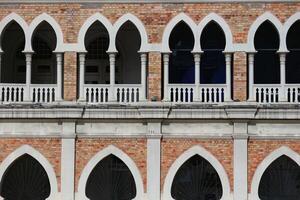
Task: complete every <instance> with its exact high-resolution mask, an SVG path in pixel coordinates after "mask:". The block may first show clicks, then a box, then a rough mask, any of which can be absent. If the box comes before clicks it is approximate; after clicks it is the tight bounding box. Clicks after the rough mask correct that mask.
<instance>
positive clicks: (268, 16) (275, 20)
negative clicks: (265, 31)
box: [247, 12, 286, 52]
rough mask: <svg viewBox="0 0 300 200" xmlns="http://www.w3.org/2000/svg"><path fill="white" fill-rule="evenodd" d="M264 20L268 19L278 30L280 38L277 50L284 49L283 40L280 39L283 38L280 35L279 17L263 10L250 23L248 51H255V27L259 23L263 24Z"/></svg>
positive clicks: (280, 24) (257, 26)
mask: <svg viewBox="0 0 300 200" xmlns="http://www.w3.org/2000/svg"><path fill="white" fill-rule="evenodd" d="M265 21H269V22H270V23H272V24H273V25H274V27H275V29H276V30H277V32H278V36H279V39H280V45H279V50H278V51H286V48H285V45H284V41H283V39H282V38H283V37H282V29H283V28H282V27H283V26H282V23H281V22H280V21H279V19H278V18H277V17H276V16H274V15H273V14H272V13H270V12H265V13H264V14H262V15H261V16H259V17H258V18H257V19H256V20H255V21H254V22H253V24H252V25H251V27H250V29H249V32H248V41H247V45H248V51H249V52H255V46H254V37H255V33H256V31H257V29H258V28H259V27H260V25H261V24H263V23H264V22H265Z"/></svg>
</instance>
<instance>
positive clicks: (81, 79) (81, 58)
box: [79, 53, 86, 101]
mask: <svg viewBox="0 0 300 200" xmlns="http://www.w3.org/2000/svg"><path fill="white" fill-rule="evenodd" d="M85 55H86V54H85V53H79V101H86V99H85V95H84V74H85V70H84V68H85Z"/></svg>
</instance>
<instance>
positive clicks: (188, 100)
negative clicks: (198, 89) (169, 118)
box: [185, 88, 190, 102]
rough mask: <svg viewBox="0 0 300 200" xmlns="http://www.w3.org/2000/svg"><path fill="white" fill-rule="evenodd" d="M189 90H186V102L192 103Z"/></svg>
mask: <svg viewBox="0 0 300 200" xmlns="http://www.w3.org/2000/svg"><path fill="white" fill-rule="evenodd" d="M189 97H190V95H189V88H185V102H190V99H189Z"/></svg>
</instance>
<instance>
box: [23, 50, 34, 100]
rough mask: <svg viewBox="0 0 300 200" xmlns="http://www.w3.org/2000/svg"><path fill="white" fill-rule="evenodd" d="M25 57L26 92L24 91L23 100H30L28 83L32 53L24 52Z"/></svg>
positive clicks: (29, 82)
mask: <svg viewBox="0 0 300 200" xmlns="http://www.w3.org/2000/svg"><path fill="white" fill-rule="evenodd" d="M25 57H26V90H27V91H26V92H24V94H25V95H24V101H32V97H31V94H30V84H31V63H32V53H25Z"/></svg>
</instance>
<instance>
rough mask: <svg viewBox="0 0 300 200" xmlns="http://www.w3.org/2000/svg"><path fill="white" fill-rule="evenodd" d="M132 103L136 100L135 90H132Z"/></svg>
mask: <svg viewBox="0 0 300 200" xmlns="http://www.w3.org/2000/svg"><path fill="white" fill-rule="evenodd" d="M131 92H132V93H131V102H134V101H135V98H134V95H135V92H134V88H132V90H131Z"/></svg>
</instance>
